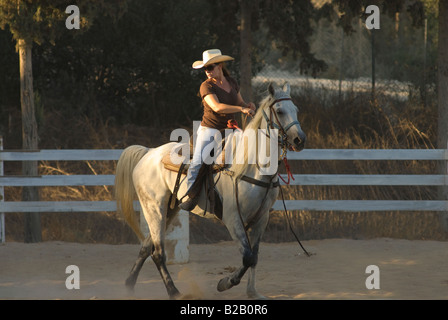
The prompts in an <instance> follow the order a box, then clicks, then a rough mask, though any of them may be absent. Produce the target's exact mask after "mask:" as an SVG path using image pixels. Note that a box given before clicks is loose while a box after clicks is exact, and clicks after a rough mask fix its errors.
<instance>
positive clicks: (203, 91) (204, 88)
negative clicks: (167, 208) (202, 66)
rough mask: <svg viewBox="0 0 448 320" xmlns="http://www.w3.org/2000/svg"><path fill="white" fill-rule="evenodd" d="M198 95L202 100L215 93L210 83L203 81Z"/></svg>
mask: <svg viewBox="0 0 448 320" xmlns="http://www.w3.org/2000/svg"><path fill="white" fill-rule="evenodd" d="M199 94H200V95H201V99H204V97H205V96H206V95H209V94H216V93H215V90H214V88H213V85H212V83H211V82H209V81H204V82H202V84H201V87H200V89H199Z"/></svg>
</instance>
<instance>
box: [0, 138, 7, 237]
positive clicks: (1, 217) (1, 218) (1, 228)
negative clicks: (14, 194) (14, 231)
mask: <svg viewBox="0 0 448 320" xmlns="http://www.w3.org/2000/svg"><path fill="white" fill-rule="evenodd" d="M2 150H3V137H2V136H0V151H2ZM3 174H4V173H3V161H2V160H1V159H0V176H3ZM3 201H5V190H4V187H0V202H3ZM5 241H6V235H5V213H4V212H0V244H3V243H5Z"/></svg>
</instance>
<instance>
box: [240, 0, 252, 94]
mask: <svg viewBox="0 0 448 320" xmlns="http://www.w3.org/2000/svg"><path fill="white" fill-rule="evenodd" d="M251 24H252V4H251V1H250V0H241V26H240V39H241V40H240V60H241V67H240V75H241V76H240V88H241V89H240V91H241V96H242V97H243V99H244V101H246V102H250V101H252V33H251Z"/></svg>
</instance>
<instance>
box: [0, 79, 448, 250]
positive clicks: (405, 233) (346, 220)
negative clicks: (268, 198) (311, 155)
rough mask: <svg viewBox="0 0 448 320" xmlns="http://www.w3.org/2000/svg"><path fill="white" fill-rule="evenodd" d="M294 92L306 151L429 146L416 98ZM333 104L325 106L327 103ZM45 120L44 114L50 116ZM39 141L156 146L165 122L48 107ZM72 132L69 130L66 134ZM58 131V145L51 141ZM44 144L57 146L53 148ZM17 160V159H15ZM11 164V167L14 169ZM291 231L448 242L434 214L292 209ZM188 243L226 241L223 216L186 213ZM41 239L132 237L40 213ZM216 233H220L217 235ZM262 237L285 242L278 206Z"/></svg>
mask: <svg viewBox="0 0 448 320" xmlns="http://www.w3.org/2000/svg"><path fill="white" fill-rule="evenodd" d="M302 89H303V90H301V91H300V92H301V94H300V95H298V96H296V97H294V100H295V101H296V104H297V105H298V106H299V109H300V112H301V113H300V121H301V123H302V127H303V128H304V131H305V132H306V133H307V136H308V142H307V147H308V148H334V149H350V148H352V149H359V148H361V149H396V148H401V149H414V148H419V149H421V148H428V149H430V148H434V144H435V140H436V132H437V130H436V123H437V121H436V109H435V107H434V106H429V107H423V106H422V105H421V103H419V102H418V101H417V100H413V99H411V100H408V101H405V102H400V101H392V100H390V98H386V97H384V96H382V95H381V94H380V93H379V94H378V96H377V99H376V100H375V101H374V102H373V103H372V102H371V100H370V96H369V95H366V94H354V93H353V94H348V95H346V96H345V97H344V98H343V99H339V98H338V97H332V96H329V94H330V93H328V92H323V93H321V94H320V95H316V94H315V93H311V92H308V91H307V89H306V88H302ZM329 101H330V103H328V102H329ZM50 118H51V119H50ZM46 122H47V123H61V125H62V126H58V127H55V126H54V127H50V128H49V129H48V130H47V131H46V132H45V134H44V135H43V137H41V138H42V141H52V142H53V141H55V142H54V143H56V144H57V145H59V146H61V148H70V149H74V148H82V149H88V148H105V149H108V148H124V147H126V146H128V145H131V144H142V145H146V146H156V145H159V144H161V143H163V142H167V141H169V133H170V132H171V129H166V130H163V131H164V132H165V134H164V136H162V137H161V136H160V132H159V130H156V129H154V128H142V127H140V128H137V127H132V126H127V127H116V126H113V125H111V124H110V123H108V122H107V121H106V122H102V121H96V122H93V121H91V120H89V119H87V118H83V119H81V120H79V121H78V122H75V123H74V124H73V123H67V122H65V121H64V119H63V116H62V115H60V114H57V113H53V114H51V115H48V116H47V119H46ZM67 131H69V132H71V134H70V136H68V137H67V135H66V132H67ZM58 137H61V140H62V141H60V142H58V141H57V140H58V139H57V138H58ZM41 148H54V145H51V146H43V145H41ZM115 165H116V163H115V162H114V161H84V162H48V161H45V162H41V163H40V165H39V171H40V174H42V175H49V174H114V172H115ZM290 165H291V167H292V171H293V172H294V173H316V174H319V173H327V174H328V173H341V174H342V173H344V174H381V173H384V174H386V173H389V174H431V173H432V174H434V173H437V172H436V163H434V162H431V161H293V162H290ZM16 166H17V164H16ZM14 170H17V168H15V169H14V168H12V169H11V170H10V171H12V172H14ZM284 192H285V197H286V199H326V200H330V199H385V200H386V199H415V200H419V199H437V189H436V188H434V187H373V186H365V187H350V186H348V187H345V186H340V187H334V186H294V187H286V188H285V189H284ZM40 196H41V199H42V200H113V190H112V187H110V186H99V187H51V188H50V187H48V188H41V190H40ZM6 199H7V200H8V201H12V200H18V199H20V188H7V189H6ZM289 215H290V217H291V220H292V224H293V227H294V229H295V230H296V231H297V232H298V234H299V235H300V237H301V238H302V239H322V238H354V239H360V238H374V237H391V238H405V239H435V240H447V239H448V236H447V234H446V233H444V232H443V230H442V229H441V226H440V221H439V214H438V213H435V212H434V213H433V212H423V213H422V212H412V213H411V212H377V213H373V212H357V213H344V212H307V211H301V212H290V213H289ZM191 222H192V223H191V228H190V230H191V232H192V233H194V234H192V236H191V240H192V242H193V243H198V242H214V241H219V240H222V239H228V235H227V233H226V232H225V231H223V228H224V227H223V226H222V224H220V223H213V222H210V221H208V222H204V221H203V219H199V218H192V219H191ZM42 231H43V239H44V240H45V241H48V240H61V241H72V242H102V243H111V244H115V243H135V242H137V238H136V237H135V235H134V234H133V233H132V231H130V229H129V228H128V227H127V226H126V225H125V224H124V223H123V222H122V221H121V219H120V217H118V216H117V214H116V213H105V212H102V213H44V214H42ZM6 232H7V233H6V235H7V241H22V240H23V235H22V233H23V217H22V215H21V214H7V217H6ZM216 235H219V236H216ZM264 240H265V241H292V240H293V237H292V235H291V233H290V232H289V230H288V227H287V222H286V218H285V216H284V213H281V212H274V213H272V215H271V220H270V224H269V226H268V229H267V232H266V235H265V238H264Z"/></svg>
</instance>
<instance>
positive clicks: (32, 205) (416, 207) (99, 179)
mask: <svg viewBox="0 0 448 320" xmlns="http://www.w3.org/2000/svg"><path fill="white" fill-rule="evenodd" d="M122 151H123V150H39V151H1V150H0V215H1V219H0V224H1V226H0V232H1V234H0V236H1V240H2V242H4V239H5V237H4V233H5V232H4V227H5V226H4V213H8V212H98V211H99V212H101V211H115V210H116V203H115V201H37V202H36V201H27V202H19V201H17V202H16V201H5V199H4V194H3V188H4V187H14V186H45V187H49V186H99V185H106V186H109V185H113V184H114V178H115V176H114V175H47V176H37V177H21V176H3V171H2V170H3V162H4V161H42V160H47V161H86V160H103V161H116V160H118V158H119V156H120V154H121V152H122ZM287 156H288V160H401V161H403V160H428V161H429V160H432V161H435V160H438V161H440V160H443V161H446V160H447V159H448V151H447V150H446V149H412V150H410V149H391V150H379V149H377V150H367V149H306V150H303V151H302V152H299V153H295V152H293V153H288V155H287ZM284 178H286V177H284ZM294 178H295V180H292V181H291V185H327V186H328V185H339V186H342V185H344V186H349V185H350V186H361V185H369V186H373V185H374V186H444V185H447V184H448V180H447V179H448V176H446V175H428V174H424V175H422V174H413V175H402V174H400V175H394V174H392V175H390V174H378V175H377V174H374V175H373V174H372V175H358V174H348V175H347V174H295V175H294ZM285 202H286V207H287V209H288V210H310V211H313V210H314V211H354V212H358V211H448V202H447V201H441V200H286V201H285ZM134 206H135V209H136V210H139V204H138V202H135V203H134ZM273 209H274V210H283V204H282V203H281V201H277V202H276V203H275V204H274V206H273ZM145 225H146V224H145ZM175 225H177V224H175ZM146 232H147V231H146ZM168 239H169V240H172V241H174V242H175V245H174V247H176V245H179V247H177V248H175V251H176V252H173V253H171V255H172V256H171V259H172V262H184V261H185V260H188V213H185V212H183V213H181V215H180V227H178V230H174V231H173V232H171V233H170V235H169V236H168ZM168 255H170V254H168ZM168 258H169V259H170V256H169V257H168Z"/></svg>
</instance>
